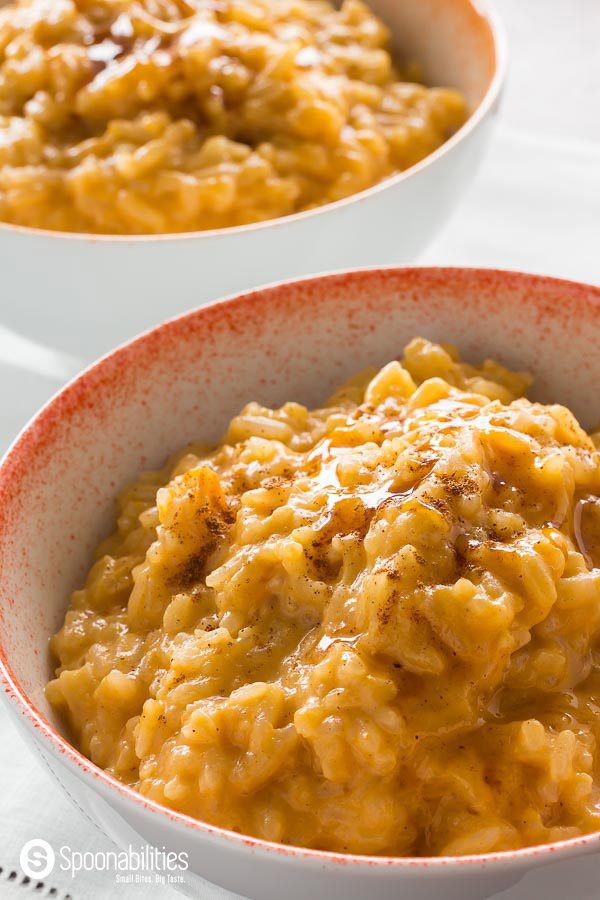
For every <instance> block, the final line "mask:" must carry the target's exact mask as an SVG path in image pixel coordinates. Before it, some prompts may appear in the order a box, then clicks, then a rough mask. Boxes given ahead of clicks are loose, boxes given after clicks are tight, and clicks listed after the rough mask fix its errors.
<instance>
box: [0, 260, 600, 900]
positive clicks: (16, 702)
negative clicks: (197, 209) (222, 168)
mask: <svg viewBox="0 0 600 900" xmlns="http://www.w3.org/2000/svg"><path fill="white" fill-rule="evenodd" d="M415 335H423V336H425V337H428V338H430V339H432V340H437V341H449V342H452V343H455V344H457V345H458V347H459V348H460V350H461V351H462V353H463V355H464V357H465V358H466V359H468V360H472V361H477V360H480V359H482V358H484V357H487V356H491V357H493V358H495V359H497V360H499V361H500V362H502V363H504V364H505V365H507V366H510V367H514V368H517V369H527V370H529V371H531V372H532V373H533V375H534V376H535V387H534V390H533V396H534V397H536V398H538V399H540V400H543V401H545V402H548V401H559V402H562V403H565V404H566V405H568V406H569V407H570V408H571V409H573V410H574V412H575V413H576V415H578V416H579V418H580V419H581V421H582V423H583V424H584V425H586V426H591V425H592V424H593V423H595V422H597V420H598V419H599V418H600V415H599V412H600V408H599V407H600V404H599V403H598V400H597V396H598V392H597V385H598V383H600V288H594V287H590V286H585V285H581V284H575V283H572V282H566V281H558V280H554V279H549V278H542V277H537V276H532V275H523V274H517V273H508V272H498V271H490V270H470V269H418V268H415V269H382V270H360V271H354V272H350V273H346V274H339V275H330V276H321V277H316V278H311V279H307V280H302V281H297V282H290V283H286V284H281V285H276V286H273V287H268V288H264V289H262V290H258V291H255V292H252V293H248V294H245V295H242V296H239V297H235V298H233V299H229V300H225V301H222V302H219V303H216V304H212V305H210V306H205V307H201V308H199V309H198V310H196V311H194V312H191V313H189V314H187V315H185V316H183V317H181V318H178V319H175V320H172V321H169V322H167V323H166V324H164V325H162V326H160V327H158V328H156V329H154V330H153V331H150V332H148V333H146V334H144V335H142V336H141V337H139V338H137V339H136V340H134V341H132V342H130V343H128V344H126V345H124V346H123V347H121V348H120V349H118V350H116V351H115V352H114V353H112V354H111V355H109V356H106V357H105V358H104V359H102V360H100V362H98V363H96V364H95V365H94V366H92V367H91V368H89V369H88V370H87V371H86V372H84V373H83V374H82V375H80V376H79V377H78V378H77V379H76V380H75V381H73V382H72V383H71V384H70V385H68V386H67V387H66V388H65V389H64V390H62V391H61V392H60V393H59V394H58V395H57V396H56V397H55V398H54V399H53V400H51V401H50V402H49V403H48V405H47V406H46V407H44V409H43V410H42V411H41V412H40V413H39V414H38V415H37V416H36V417H35V419H34V420H33V421H32V422H31V424H30V425H28V426H27V428H26V429H25V430H24V431H23V433H22V434H21V435H20V437H19V438H18V439H17V441H16V442H15V444H14V445H13V447H12V449H11V450H10V451H9V452H8V454H7V456H6V457H5V459H4V461H3V462H2V464H1V466H0V616H1V631H0V635H1V637H0V670H1V673H2V678H3V681H4V686H5V688H6V697H7V700H8V705H9V708H10V710H11V711H12V713H13V714H14V717H15V719H16V721H17V722H18V723H19V725H20V727H21V729H22V732H23V736H24V738H25V740H26V741H27V742H28V743H30V744H32V745H34V746H35V747H36V748H37V749H38V750H39V751H40V752H41V754H42V755H43V757H44V758H45V759H46V761H47V763H48V765H49V766H50V768H51V769H52V771H53V772H54V774H55V775H56V777H57V778H58V780H59V781H60V782H61V783H62V785H63V786H64V788H65V790H67V791H68V793H69V794H70V795H71V796H72V797H73V798H74V800H75V801H76V802H77V803H78V804H79V806H80V807H81V808H82V809H83V810H84V811H85V812H86V813H87V814H88V816H89V817H90V818H92V819H94V820H95V821H97V822H98V823H99V825H100V826H101V827H102V828H103V829H104V830H105V831H106V832H107V833H108V834H109V835H110V836H111V837H113V838H114V839H115V840H116V841H117V843H120V844H121V845H127V844H133V845H135V844H136V842H137V843H138V844H139V841H140V840H144V841H148V842H150V843H152V844H154V845H156V846H158V847H163V846H165V847H168V848H170V849H172V850H173V851H177V852H182V851H184V852H186V853H187V854H189V861H190V869H191V871H192V872H193V873H196V874H198V875H200V876H203V877H205V878H206V879H208V880H209V881H212V882H214V883H216V884H219V885H222V886H223V887H225V888H228V889H230V890H232V891H235V892H238V893H240V894H242V895H244V896H247V897H251V898H257V900H258V898H259V900H280V897H281V895H282V892H284V893H285V896H286V898H288V900H300V898H305V897H307V896H315V897H331V898H340V900H341V898H344V900H364V898H365V897H369V898H388V897H398V896H402V897H410V898H418V900H434V898H435V900H439V898H440V897H443V898H444V900H459V898H460V900H462V898H463V897H466V896H468V897H469V898H476V900H482V898H489V897H496V896H498V897H502V898H509V897H510V898H511V900H517V898H522V900H525V898H531V897H532V896H543V897H544V898H546V900H553V898H557V900H558V898H562V897H564V896H565V895H566V894H567V893H568V892H569V890H570V892H571V893H573V885H576V886H577V887H576V891H577V893H576V896H577V898H578V900H587V898H590V900H591V898H592V897H594V898H595V897H597V884H598V876H599V875H600V857H599V856H598V851H599V850H600V834H592V835H588V836H586V837H583V838H578V839H576V840H570V841H565V842H562V843H558V844H554V845H550V846H543V847H537V848H532V849H526V850H521V851H518V852H510V853H497V854H489V855H485V856H479V857H462V858H434V859H387V858H378V857H370V858H369V857H358V856H351V855H340V854H333V853H325V852H317V851H310V850H304V849H297V848H293V847H283V846H280V845H275V844H269V843H266V842H264V841H260V840H256V839H252V838H246V837H244V836H241V835H239V834H234V833H231V832H228V831H224V830H222V829H219V828H215V827H212V826H209V825H205V824H203V823H201V822H197V821H193V820H191V819H189V818H187V817H185V816H182V815H179V814H177V813H173V812H171V811H169V810H167V809H165V808H163V807H160V806H158V805H156V804H154V803H151V802H148V801H147V800H145V799H143V798H142V797H141V796H140V795H138V794H136V793H135V792H134V791H133V790H131V789H129V788H127V787H125V786H123V785H122V784H120V783H119V782H118V781H116V780H114V779H113V778H112V777H110V776H109V775H107V774H106V773H104V772H103V771H101V770H100V769H98V768H97V767H96V766H94V765H93V764H92V763H91V762H90V761H89V760H87V759H86V758H84V757H83V756H82V755H81V754H80V753H79V752H78V751H77V750H75V749H74V748H73V747H72V746H71V745H70V744H69V742H68V740H67V739H66V738H65V736H64V733H63V732H62V730H61V724H60V722H58V721H57V720H56V719H55V717H54V716H53V713H52V710H51V709H50V708H49V706H48V704H47V702H46V700H45V697H44V685H45V683H46V682H47V680H48V678H49V677H50V675H51V662H50V660H49V658H48V637H49V635H50V634H52V633H53V632H54V631H55V630H56V629H57V628H58V627H59V625H60V623H61V622H62V619H63V616H64V613H65V610H66V608H67V605H68V601H69V594H70V592H71V591H72V590H73V589H74V588H75V587H76V586H78V585H80V584H81V581H82V578H83V577H84V573H85V572H86V570H87V569H88V567H89V565H90V560H91V553H92V549H93V548H94V546H95V545H96V544H97V542H98V541H99V539H101V537H102V536H103V535H105V534H106V533H107V532H108V531H109V530H110V529H111V523H112V522H113V517H114V497H115V494H116V493H117V491H118V490H119V489H120V488H121V487H123V485H125V484H127V483H128V482H129V481H131V480H132V479H133V478H135V477H136V475H137V474H138V473H139V471H140V470H142V469H144V468H148V467H154V466H158V465H160V464H162V462H163V461H164V460H165V458H166V457H167V456H168V455H169V454H170V453H172V452H173V451H175V450H176V449H178V448H180V447H182V446H183V445H185V444H186V443H187V442H189V441H192V440H202V441H207V442H213V441H216V440H217V439H218V438H219V437H220V436H221V434H222V432H223V431H224V429H225V427H226V424H227V422H228V421H229V419H230V418H231V417H232V416H233V415H234V414H235V413H236V412H238V411H239V409H240V408H241V407H242V405H243V404H244V403H246V402H247V401H249V400H251V399H256V400H259V401H261V402H263V403H267V404H274V405H277V404H281V403H282V402H284V401H286V400H292V399H293V400H298V401H300V402H302V403H307V404H309V405H311V404H318V403H319V402H320V401H322V400H323V398H325V397H326V396H327V395H328V394H329V393H330V392H331V390H332V389H333V388H334V387H335V386H336V385H338V384H340V383H341V382H342V381H343V380H344V379H345V378H346V377H348V376H349V375H351V374H352V373H354V372H355V371H357V370H358V369H361V368H363V367H366V366H368V365H375V366H379V365H382V364H384V363H385V362H386V361H388V360H390V359H392V358H394V357H396V356H398V355H399V354H400V353H401V351H402V348H403V346H404V345H405V343H406V342H407V341H409V340H410V339H411V338H412V337H413V336H415ZM569 886H570V887H569ZM503 891H506V893H502V892H503Z"/></svg>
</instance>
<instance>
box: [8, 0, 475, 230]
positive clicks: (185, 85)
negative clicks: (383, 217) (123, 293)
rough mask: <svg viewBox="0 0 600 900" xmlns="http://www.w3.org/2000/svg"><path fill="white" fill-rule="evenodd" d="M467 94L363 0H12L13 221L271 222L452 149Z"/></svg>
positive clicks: (170, 225)
mask: <svg viewBox="0 0 600 900" xmlns="http://www.w3.org/2000/svg"><path fill="white" fill-rule="evenodd" d="M465 118H466V108H465V102H464V100H463V98H462V96H461V95H460V94H459V93H457V92H456V91H454V90H451V89H447V88H444V87H439V88H438V87H434V88H428V87H425V86H423V85H422V84H419V83H416V81H415V77H414V72H413V73H411V71H410V70H406V71H403V70H401V69H400V68H398V67H397V66H396V65H395V64H394V62H393V61H392V57H391V55H390V36H389V34H388V31H387V29H386V27H385V26H384V25H383V23H382V22H381V21H380V20H379V19H378V18H376V16H374V15H373V13H371V12H370V10H369V9H368V7H367V6H365V5H364V4H363V3H362V2H360V0H344V2H343V3H342V5H341V7H340V8H339V9H336V8H335V7H334V6H333V5H332V4H331V3H330V2H328V0H14V2H11V3H10V4H8V5H7V6H5V7H4V8H3V9H2V10H0V220H1V221H5V222H10V223H14V224H17V225H25V226H33V227H39V228H47V229H53V230H57V231H71V232H88V233H99V234H156V233H164V232H185V231H196V230H203V229H212V228H224V227H227V226H234V225H243V224H247V223H252V222H259V221H262V220H265V219H271V218H275V217H278V216H286V215H289V214H290V213H294V212H298V211H300V210H307V209H311V208H313V207H315V206H320V205H322V204H324V203H330V202H332V201H335V200H339V199H341V198H343V197H348V196H349V195H351V194H354V193H356V192H358V191H362V190H364V189H365V188H368V187H371V186H372V185H374V184H376V183H377V182H379V181H381V180H382V179H384V178H386V177H388V176H390V175H392V174H393V173H395V172H399V171H402V170H404V169H406V168H408V167H410V166H412V165H413V164H414V163H416V162H418V161H419V160H421V159H423V158H424V157H425V156H427V155H428V154H430V153H431V152H432V151H434V150H436V149H437V148H438V147H439V146H440V145H441V144H442V143H443V142H444V141H445V140H446V139H447V138H448V137H449V136H450V135H451V134H453V133H454V132H455V131H456V130H457V129H458V128H459V127H460V126H461V125H462V124H463V122H464V121H465Z"/></svg>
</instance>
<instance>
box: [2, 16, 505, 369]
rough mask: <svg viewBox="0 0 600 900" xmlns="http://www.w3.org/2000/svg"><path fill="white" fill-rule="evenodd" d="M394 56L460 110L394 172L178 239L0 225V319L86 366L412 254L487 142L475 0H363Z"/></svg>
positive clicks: (496, 55) (486, 23)
mask: <svg viewBox="0 0 600 900" xmlns="http://www.w3.org/2000/svg"><path fill="white" fill-rule="evenodd" d="M369 4H370V5H371V7H372V8H373V10H374V11H375V12H376V13H377V14H378V15H379V16H380V17H381V18H382V19H383V20H384V21H385V22H386V23H387V24H388V25H389V27H390V28H391V31H392V34H393V42H394V45H395V46H396V48H397V50H398V52H399V53H400V54H401V56H402V58H405V59H409V60H417V61H419V62H420V63H421V64H422V68H423V75H424V78H425V80H426V81H427V82H428V83H430V84H438V85H446V86H449V87H456V88H459V89H460V90H462V91H463V92H464V94H465V96H466V98H467V101H468V104H469V109H470V110H471V114H470V117H469V119H468V121H467V122H466V124H465V125H464V126H463V127H462V128H461V129H460V130H459V131H458V132H457V133H456V134H455V135H454V136H453V137H452V138H451V139H450V140H449V141H447V142H446V143H445V144H444V145H443V146H442V147H440V148H439V149H438V150H437V151H436V152H435V153H432V154H431V155H430V156H428V157H427V158H426V159H424V160H423V161H422V162H421V163H419V164H418V165H416V166H413V167H412V168H411V169H409V170H407V171H406V172H404V173H401V174H399V175H397V176H395V177H393V178H390V179H387V180H386V181H384V182H382V183H380V184H378V185H376V186H375V187H373V188H371V189H369V190H367V191H363V192H361V193H359V194H355V195H354V196H352V197H348V198H347V199H345V200H341V201H339V202H336V203H331V204H328V205H327V206H323V207H320V208H318V209H314V210H310V211H308V212H303V213H298V214H296V215H292V216H288V217H285V218H278V219H273V220H271V221H268V222H263V223H259V224H257V225H247V226H242V227H236V228H225V229H221V230H218V231H205V232H196V233H189V234H175V235H156V236H137V237H119V236H111V235H108V236H106V235H95V236H94V235H82V234H62V233H58V232H51V231H43V230H41V229H33V228H20V227H16V226H12V225H7V224H2V223H0V269H1V270H2V290H3V297H4V298H5V300H4V303H3V304H2V321H3V324H5V325H9V326H11V327H13V328H15V329H16V330H17V331H19V332H21V333H23V334H26V335H28V336H29V337H32V338H34V339H36V340H39V341H41V342H42V343H44V344H47V345H50V346H52V347H54V348H56V349H59V350H62V351H66V352H68V353H70V354H72V355H75V356H76V357H77V358H79V359H85V360H87V361H88V362H89V361H91V360H92V359H95V358H96V357H97V356H99V355H100V354H101V353H105V352H106V351H107V350H109V349H110V348H111V347H114V346H115V345H116V344H117V343H120V342H121V341H123V340H126V339H127V338H129V337H131V336H132V335H133V334H137V333H138V332H139V331H140V329H143V328H150V327H151V326H153V325H156V324H157V323H158V322H160V321H162V320H163V319H165V318H168V317H170V316H174V315H178V314H179V313H181V312H184V311H185V310H187V309H190V308H192V307H195V306H198V305H199V304H200V303H205V302H207V301H209V300H214V299H216V298H217V297H223V296H225V295H226V294H230V293H233V292H237V291H242V290H248V289H249V288H251V287H254V286H256V285H260V284H266V283H268V282H272V281H278V280H281V279H284V278H296V277H299V276H304V275H309V274H314V273H316V272H326V271H329V272H331V271H333V270H337V269H345V268H349V267H357V266H379V265H389V264H394V265H398V264H401V265H404V264H407V263H410V262H412V261H413V260H415V259H416V257H417V255H418V254H419V253H420V252H421V251H422V250H424V248H425V246H426V245H427V244H428V243H429V241H430V240H431V239H432V238H433V237H434V236H435V235H436V234H437V232H438V230H439V229H440V228H441V226H442V225H443V224H444V223H445V221H446V219H447V218H448V216H449V214H450V213H451V212H452V211H453V210H454V208H455V207H456V205H457V204H458V203H459V201H460V199H461V197H462V195H463V194H464V192H465V190H466V188H467V186H468V184H469V182H470V181H471V180H472V178H473V175H474V174H475V171H476V168H477V164H478V162H479V160H480V159H481V157H482V154H483V152H484V150H485V147H486V145H487V141H488V137H489V135H490V132H491V125H492V122H493V120H494V118H495V112H496V110H497V107H498V100H499V97H500V92H501V87H502V84H503V81H504V76H505V71H506V42H505V39H504V36H503V31H502V28H501V26H500V25H499V23H498V19H497V15H496V13H495V11H494V7H493V3H492V2H489V0H369Z"/></svg>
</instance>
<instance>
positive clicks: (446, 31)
mask: <svg viewBox="0 0 600 900" xmlns="http://www.w3.org/2000/svg"><path fill="white" fill-rule="evenodd" d="M368 3H369V6H370V7H371V8H372V9H373V10H374V11H375V12H376V13H377V15H378V16H380V18H381V19H383V21H384V22H385V23H386V24H387V26H388V27H389V28H390V29H391V32H392V41H393V45H394V47H395V49H396V51H397V52H398V54H399V56H400V58H401V59H403V60H405V61H406V62H411V63H412V62H416V63H418V64H419V66H420V67H422V71H423V77H424V80H425V82H426V83H427V84H430V85H441V86H444V87H454V88H458V89H459V90H461V91H462V92H463V94H464V95H465V96H466V98H467V102H468V105H469V109H470V110H471V111H473V110H475V109H476V108H477V106H478V105H479V104H480V103H481V101H482V100H483V98H484V96H485V94H486V92H487V90H488V88H489V87H490V84H491V82H492V80H493V78H494V74H495V72H496V69H497V66H498V55H499V53H500V48H499V47H498V46H497V44H496V39H499V36H498V35H497V34H496V36H495V35H494V30H493V28H492V24H491V21H490V19H489V17H488V16H486V15H484V13H483V10H482V7H481V5H480V3H479V2H476V0H418V2H417V3H415V2H414V0H368Z"/></svg>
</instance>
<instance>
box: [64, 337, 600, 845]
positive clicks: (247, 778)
mask: <svg viewBox="0 0 600 900" xmlns="http://www.w3.org/2000/svg"><path fill="white" fill-rule="evenodd" d="M527 384H528V379H527V378H526V377H525V376H522V375H518V374H514V373H511V372H509V371H507V370H506V369H503V368H502V367H500V366H499V365H497V364H495V363H493V362H490V361H487V362H485V363H484V364H483V365H481V366H479V367H474V366H471V365H467V364H464V363H462V362H460V360H459V358H458V355H457V353H456V351H455V350H454V349H453V348H452V347H449V346H438V345H435V344H431V343H428V342H427V341H425V340H423V339H416V340H414V341H412V342H411V343H410V344H409V345H408V346H407V347H406V350H405V353H404V357H403V359H402V360H401V361H393V362H390V363H389V364H388V365H386V366H385V367H384V368H383V369H382V370H381V371H379V372H369V373H365V374H363V375H360V376H357V377H356V378H355V379H354V380H353V381H351V382H350V383H349V384H347V385H346V386H345V387H344V388H342V389H341V390H340V391H339V392H338V393H337V394H336V395H335V396H334V397H333V398H332V399H331V400H330V401H329V403H327V405H325V406H324V407H323V408H321V409H316V410H308V409H306V408H305V407H304V406H301V405H300V404H298V403H294V402H290V403H286V404H285V405H284V406H283V407H281V409H268V408H265V407H263V406H261V405H259V404H258V403H250V404H248V406H246V407H245V408H244V409H243V410H242V412H241V413H240V415H238V416H236V417H235V418H234V419H233V420H232V421H231V423H230V424H229V427H228V430H227V433H226V435H225V438H224V440H223V443H222V444H221V445H220V446H219V447H217V448H216V449H212V450H211V449H207V448H202V447H192V448H188V449H186V450H185V451H184V452H182V453H181V454H179V455H178V456H177V457H175V458H174V459H172V460H171V461H170V462H169V463H168V464H167V465H166V466H165V468H164V469H162V470H161V471H158V472H150V473H147V474H145V475H143V476H142V477H141V478H140V480H139V481H138V482H136V483H135V484H134V485H132V486H131V487H129V488H127V489H126V490H125V491H124V492H123V494H122V495H121V498H120V501H119V516H118V520H117V528H116V531H115V533H114V534H113V535H112V536H111V537H110V538H108V539H107V540H106V541H105V542H104V543H103V544H102V546H101V547H100V549H99V551H98V555H97V561H96V562H95V564H94V566H93V567H92V569H91V571H90V573H89V576H88V578H87V581H86V583H85V586H84V587H83V588H82V589H81V590H78V591H76V592H75V593H74V595H73V598H72V601H71V606H70V609H69V611H68V612H67V614H66V619H65V623H64V625H63V627H62V628H61V630H60V631H59V632H58V634H57V635H56V636H55V637H54V638H53V639H52V650H53V652H54V654H55V656H56V658H57V660H58V667H57V670H56V677H55V679H54V680H53V681H51V682H50V684H49V685H48V687H47V694H48V697H49V699H50V701H51V702H52V704H53V705H54V706H55V708H56V709H57V710H58V711H59V712H60V713H61V714H62V715H63V716H64V717H65V718H66V719H67V721H68V723H69V725H70V727H71V730H72V734H73V736H74V739H75V742H76V744H77V746H78V747H80V748H81V750H82V751H83V753H85V754H86V755H87V756H89V757H90V758H91V759H92V760H93V761H94V762H95V763H96V764H97V765H98V766H100V767H102V768H103V769H106V770H107V771H108V772H110V773H111V774H112V775H114V776H115V777H116V778H118V779H120V780H121V781H123V782H125V783H126V784H128V785H131V786H133V787H134V788H136V789H137V790H138V791H140V792H141V793H142V794H143V795H145V796H146V797H150V798H152V799H153V800H155V801H158V802H159V803H162V804H164V805H166V806H168V807H171V808H172V809H174V810H178V811H181V812H183V813H186V814H188V815H190V816H194V817H196V818H198V819H201V820H203V821H206V822H210V823H214V824H216V825H220V826H223V827H225V828H228V829H233V830H235V831H239V832H242V833H245V834H250V835H255V836H258V837H260V838H264V839H268V840H272V841H280V842H285V843H291V844H296V845H301V846H306V847H312V848H319V849H328V850H335V851H343V852H345V851H350V852H354V853H363V854H388V855H439V854H444V855H446V854H471V853H482V852H487V851H501V850H508V849H512V848H519V847H523V846H527V845H531V844H538V843H543V842H548V841H555V840H559V839H563V838H569V837H573V836H576V835H580V834H582V833H586V832H590V831H594V830H599V829H600V791H599V785H600V780H599V775H600V772H599V761H600V751H599V749H598V741H599V739H600V708H599V705H598V704H599V701H598V698H599V696H600V643H599V636H600V568H599V567H600V453H599V452H598V450H597V449H596V444H597V440H596V438H597V436H592V437H590V436H588V435H587V434H586V433H585V432H584V431H583V430H582V429H581V427H580V426H579V425H578V423H577V422H576V420H575V419H574V417H573V415H572V414H571V413H570V412H569V411H568V410H567V409H565V408H564V407H562V406H558V405H552V406H543V405H540V404H538V403H532V402H530V401H529V400H526V399H524V397H523V391H524V390H525V388H526V386H527Z"/></svg>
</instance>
